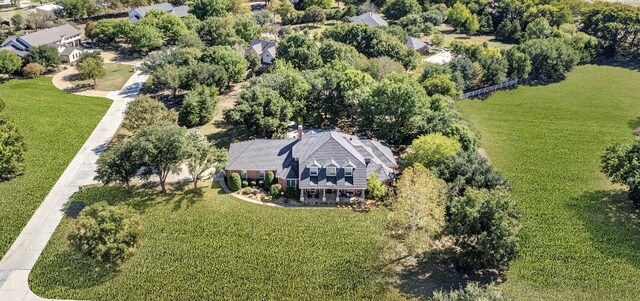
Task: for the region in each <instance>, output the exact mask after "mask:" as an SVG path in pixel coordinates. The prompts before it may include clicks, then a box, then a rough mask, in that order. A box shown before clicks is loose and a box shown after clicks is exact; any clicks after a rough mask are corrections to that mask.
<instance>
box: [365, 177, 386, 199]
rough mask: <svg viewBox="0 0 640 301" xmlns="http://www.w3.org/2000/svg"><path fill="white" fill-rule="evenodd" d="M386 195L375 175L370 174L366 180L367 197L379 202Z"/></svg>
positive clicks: (384, 188)
mask: <svg viewBox="0 0 640 301" xmlns="http://www.w3.org/2000/svg"><path fill="white" fill-rule="evenodd" d="M386 193H387V189H386V187H385V186H384V184H383V183H382V181H380V179H379V178H378V174H377V173H375V172H374V173H372V174H371V175H370V176H369V178H368V179H367V195H368V196H369V198H371V199H374V200H376V201H381V200H382V198H384V196H385V195H386Z"/></svg>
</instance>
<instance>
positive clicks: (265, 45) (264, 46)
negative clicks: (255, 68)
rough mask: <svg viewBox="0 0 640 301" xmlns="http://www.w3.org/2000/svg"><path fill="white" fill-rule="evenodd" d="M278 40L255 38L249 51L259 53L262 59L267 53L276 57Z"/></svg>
mask: <svg viewBox="0 0 640 301" xmlns="http://www.w3.org/2000/svg"><path fill="white" fill-rule="evenodd" d="M276 46H277V44H276V42H273V41H265V40H258V39H254V40H252V41H251V43H250V44H249V51H251V52H253V53H255V54H256V55H258V56H259V57H260V58H261V59H262V57H263V56H264V55H265V54H267V53H268V54H269V55H271V57H272V58H275V57H276Z"/></svg>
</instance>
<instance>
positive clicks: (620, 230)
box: [458, 65, 640, 300]
mask: <svg viewBox="0 0 640 301" xmlns="http://www.w3.org/2000/svg"><path fill="white" fill-rule="evenodd" d="M458 104H459V107H460V108H461V109H462V111H463V113H464V115H465V116H466V117H467V118H468V119H469V120H470V121H471V122H472V123H473V125H474V126H475V128H476V129H477V130H479V132H480V134H481V136H482V145H483V147H484V148H486V150H487V152H488V154H489V157H490V159H491V161H492V162H493V163H494V164H495V166H496V167H497V168H498V169H499V170H501V171H502V172H504V174H505V175H506V177H507V178H508V179H509V180H510V181H512V184H513V193H514V197H515V199H516V200H517V202H518V204H519V207H520V208H521V210H522V212H523V219H522V222H523V229H522V235H521V238H522V243H521V246H522V250H521V253H520V256H519V258H518V259H517V260H516V261H515V262H514V263H513V266H512V267H511V269H510V270H509V272H508V280H507V282H506V283H505V284H504V285H503V286H502V287H503V289H504V291H505V293H506V294H507V296H508V297H511V298H512V299H514V300H638V296H639V295H640V220H639V216H640V215H639V214H638V213H639V212H638V211H636V210H634V209H633V208H632V206H630V204H629V203H628V201H626V199H625V193H624V192H623V191H622V190H621V187H614V186H612V185H610V184H609V181H608V180H607V179H606V178H605V177H604V176H603V175H602V174H601V173H600V172H599V160H600V155H601V154H602V152H603V150H604V148H605V147H606V146H607V145H609V144H610V143H611V142H614V141H630V140H631V139H632V128H634V127H636V126H638V120H639V119H638V117H639V116H640V72H638V71H633V70H628V69H624V68H616V67H605V66H593V65H591V66H581V67H577V68H576V69H575V70H574V71H573V72H571V73H570V74H569V75H568V78H567V79H566V80H564V81H562V82H560V83H556V84H550V85H547V86H539V87H520V88H517V89H515V90H511V91H504V92H499V93H496V94H494V95H493V96H491V97H490V98H489V99H488V100H486V101H478V100H468V101H462V102H460V103H458Z"/></svg>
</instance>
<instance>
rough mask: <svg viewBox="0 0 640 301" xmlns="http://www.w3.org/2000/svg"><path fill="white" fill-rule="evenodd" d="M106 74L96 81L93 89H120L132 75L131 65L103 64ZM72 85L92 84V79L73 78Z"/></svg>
mask: <svg viewBox="0 0 640 301" xmlns="http://www.w3.org/2000/svg"><path fill="white" fill-rule="evenodd" d="M104 69H105V71H106V74H105V76H104V77H103V78H99V79H98V80H97V81H96V87H95V90H98V91H116V90H120V89H122V86H124V84H125V83H126V82H127V80H129V78H130V77H131V75H133V66H130V65H124V64H112V63H106V64H104ZM71 83H72V84H74V85H93V80H92V79H87V80H73V81H71Z"/></svg>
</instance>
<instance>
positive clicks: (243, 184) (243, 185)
mask: <svg viewBox="0 0 640 301" xmlns="http://www.w3.org/2000/svg"><path fill="white" fill-rule="evenodd" d="M247 186H249V182H247V181H246V180H244V181H242V187H243V188H244V187H247Z"/></svg>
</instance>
